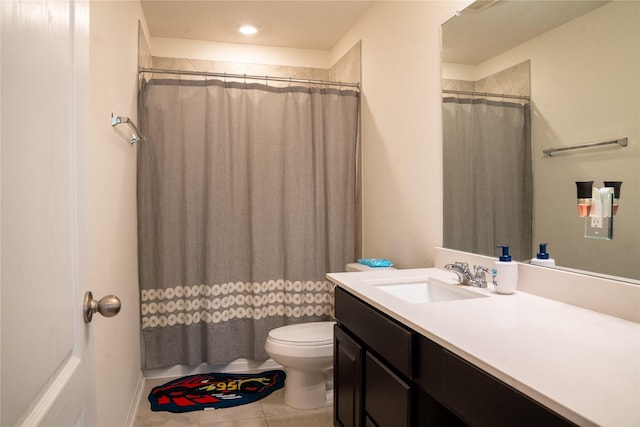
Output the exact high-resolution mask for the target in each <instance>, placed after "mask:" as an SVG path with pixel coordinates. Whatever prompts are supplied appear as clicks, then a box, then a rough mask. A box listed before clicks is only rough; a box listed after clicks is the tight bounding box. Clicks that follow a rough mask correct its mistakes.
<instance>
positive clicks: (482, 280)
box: [473, 265, 491, 288]
mask: <svg viewBox="0 0 640 427" xmlns="http://www.w3.org/2000/svg"><path fill="white" fill-rule="evenodd" d="M486 273H489V274H491V270H490V269H489V268H487V267H485V266H484V265H476V266H474V267H473V275H474V277H473V280H474V282H475V283H476V285H477V286H479V287H481V288H486V287H487V278H486V277H485V274H486Z"/></svg>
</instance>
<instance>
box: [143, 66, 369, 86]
mask: <svg viewBox="0 0 640 427" xmlns="http://www.w3.org/2000/svg"><path fill="white" fill-rule="evenodd" d="M138 73H161V74H182V75H188V76H201V77H222V78H230V79H251V80H265V81H266V82H267V83H268V82H269V81H274V82H289V83H306V84H314V85H325V86H342V87H353V88H356V89H360V83H345V82H333V81H328V80H313V79H294V78H292V77H271V76H253V75H248V74H229V73H209V72H206V71H182V70H167V69H161V68H143V67H141V68H139V69H138Z"/></svg>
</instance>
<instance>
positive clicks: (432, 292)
mask: <svg viewBox="0 0 640 427" xmlns="http://www.w3.org/2000/svg"><path fill="white" fill-rule="evenodd" d="M374 286H376V287H377V288H378V289H380V290H381V291H384V292H387V293H389V294H391V295H393V296H394V297H397V298H400V299H401V300H403V301H406V302H408V303H409V304H422V303H425V302H438V301H455V300H463V299H470V298H484V297H486V296H487V295H483V294H481V293H477V292H473V291H471V290H468V289H464V288H461V287H460V285H451V284H445V283H437V282H436V281H434V280H429V279H427V280H420V281H415V282H414V281H411V282H407V281H403V282H397V283H381V284H376V285H374Z"/></svg>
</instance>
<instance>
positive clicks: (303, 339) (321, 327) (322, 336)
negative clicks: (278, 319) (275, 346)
mask: <svg viewBox="0 0 640 427" xmlns="http://www.w3.org/2000/svg"><path fill="white" fill-rule="evenodd" d="M333 325H335V322H309V323H298V324H295V325H287V326H282V327H280V328H276V329H272V330H271V331H269V338H268V339H269V340H270V341H272V342H273V343H279V344H284V345H290V346H300V347H317V346H324V345H327V344H331V345H333Z"/></svg>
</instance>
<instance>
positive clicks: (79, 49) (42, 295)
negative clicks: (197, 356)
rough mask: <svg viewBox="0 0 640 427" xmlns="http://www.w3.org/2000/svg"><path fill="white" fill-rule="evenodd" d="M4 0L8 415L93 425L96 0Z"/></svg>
mask: <svg viewBox="0 0 640 427" xmlns="http://www.w3.org/2000/svg"><path fill="white" fill-rule="evenodd" d="M0 7H1V12H0V13H1V18H2V20H1V22H2V24H1V29H2V35H1V39H0V40H1V47H2V62H1V65H2V68H1V74H0V76H1V80H2V86H1V92H0V96H1V99H2V109H1V114H2V122H1V123H2V124H1V147H2V151H1V152H0V157H1V169H0V170H1V180H0V182H1V198H2V210H1V216H0V221H1V224H2V226H1V234H0V237H1V239H2V247H1V259H2V263H1V266H0V268H1V282H0V285H1V289H2V291H1V294H0V298H1V312H0V313H1V319H2V320H1V326H2V335H1V337H2V346H1V359H0V361H1V364H2V371H1V377H0V382H1V384H2V391H1V393H2V394H1V401H0V402H1V407H0V413H1V419H0V425H2V426H13V425H44V426H72V425H94V424H95V417H96V415H95V380H94V376H95V374H94V369H93V358H92V354H91V342H90V341H91V333H90V331H91V330H90V325H87V324H85V323H84V321H83V317H82V310H81V306H82V294H83V293H84V290H85V288H87V287H88V284H87V283H85V281H84V276H85V274H86V273H84V270H86V268H85V265H86V262H87V260H86V259H85V258H84V256H85V254H86V252H87V251H86V250H85V249H86V246H87V242H86V241H85V240H83V239H85V237H84V236H85V235H86V233H83V232H82V228H83V221H84V219H83V214H82V212H83V202H84V199H83V197H82V194H83V192H82V189H83V165H84V164H85V162H84V161H83V158H84V155H83V148H82V147H83V144H86V138H84V136H85V135H87V131H86V121H87V120H88V119H87V114H88V113H87V111H88V106H89V87H88V81H89V74H88V66H89V62H88V61H89V57H88V54H89V52H88V46H89V39H88V36H89V34H88V31H89V13H88V12H89V11H88V4H86V3H83V2H78V3H77V4H74V3H73V2H70V1H68V0H55V1H15V0H2V1H1V2H0Z"/></svg>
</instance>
